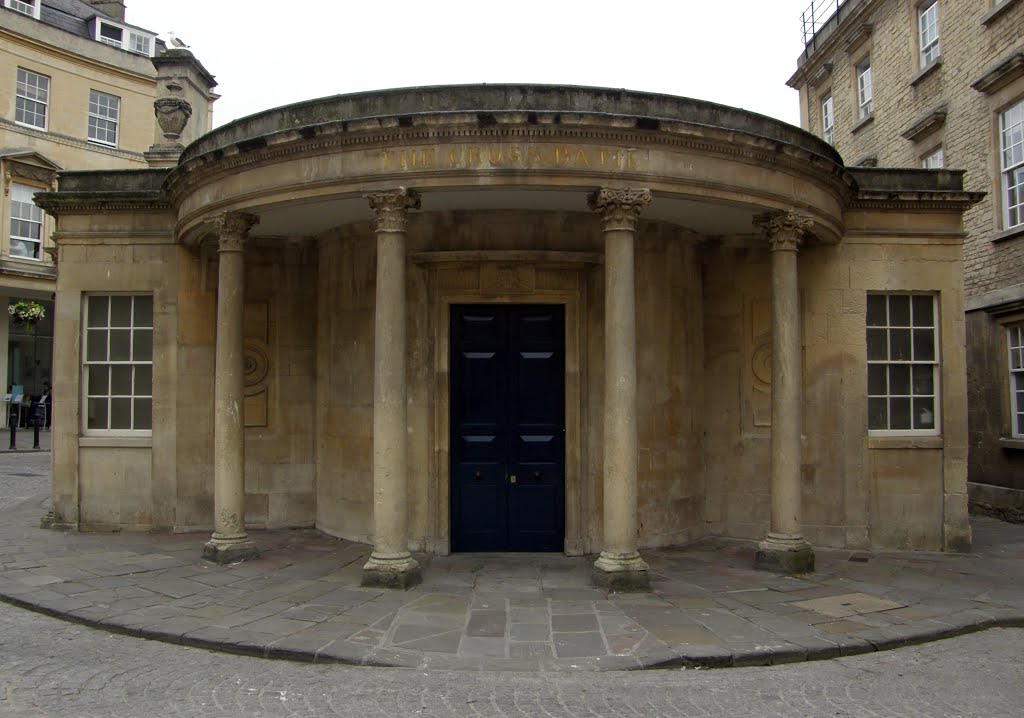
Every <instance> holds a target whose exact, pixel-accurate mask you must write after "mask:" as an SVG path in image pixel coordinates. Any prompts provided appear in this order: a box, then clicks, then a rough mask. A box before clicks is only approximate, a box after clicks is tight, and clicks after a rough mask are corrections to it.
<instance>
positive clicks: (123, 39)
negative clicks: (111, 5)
mask: <svg viewBox="0 0 1024 718" xmlns="http://www.w3.org/2000/svg"><path fill="white" fill-rule="evenodd" d="M155 38H156V36H155V35H149V34H147V33H145V32H141V31H139V30H133V29H132V28H128V27H124V26H122V25H117V24H115V23H112V22H109V21H107V20H100V19H99V18H97V19H96V39H97V40H98V41H99V42H102V43H104V44H106V45H111V46H113V47H118V48H121V49H122V50H127V51H128V52H134V53H135V54H136V55H145V56H146V57H152V56H153V46H154V40H155Z"/></svg>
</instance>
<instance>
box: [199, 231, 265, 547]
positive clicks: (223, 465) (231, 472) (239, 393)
mask: <svg viewBox="0 0 1024 718" xmlns="http://www.w3.org/2000/svg"><path fill="white" fill-rule="evenodd" d="M257 222H259V218H258V217H255V216H253V215H251V214H244V213H241V212H229V213H225V214H222V215H220V216H219V217H217V219H216V220H215V224H216V228H217V239H218V253H219V255H220V256H219V268H218V274H217V356H216V366H215V369H214V371H215V376H214V416H213V514H214V516H213V526H214V530H213V536H212V537H211V538H210V540H209V541H208V542H207V544H206V546H205V547H204V548H203V558H205V559H207V560H209V561H215V562H217V563H234V562H236V561H245V560H247V559H251V558H256V557H257V556H258V555H259V551H258V550H257V548H256V544H255V543H253V540H252V539H251V538H249V535H248V534H247V533H246V532H245V418H244V416H243V415H242V412H243V409H244V403H245V395H244V377H245V367H244V360H243V355H244V348H243V343H242V336H243V326H242V314H243V311H244V308H245V255H244V245H245V240H246V237H247V236H248V234H249V230H250V229H251V228H252V227H253V225H255V224H256V223H257Z"/></svg>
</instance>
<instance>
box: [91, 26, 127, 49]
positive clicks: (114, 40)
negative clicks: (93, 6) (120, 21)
mask: <svg viewBox="0 0 1024 718" xmlns="http://www.w3.org/2000/svg"><path fill="white" fill-rule="evenodd" d="M97 26H98V27H99V31H100V35H99V37H97V38H96V39H97V40H99V41H100V42H103V43H106V44H107V45H113V46H114V47H121V40H122V39H123V38H124V30H122V29H121V28H119V27H118V26H117V25H111V24H109V23H106V22H101V23H98V25H97Z"/></svg>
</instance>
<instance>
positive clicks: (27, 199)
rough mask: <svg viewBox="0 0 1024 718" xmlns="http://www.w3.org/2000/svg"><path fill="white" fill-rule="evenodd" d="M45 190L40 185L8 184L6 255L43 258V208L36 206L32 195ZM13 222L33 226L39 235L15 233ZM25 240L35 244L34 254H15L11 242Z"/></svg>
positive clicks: (39, 259) (32, 258)
mask: <svg viewBox="0 0 1024 718" xmlns="http://www.w3.org/2000/svg"><path fill="white" fill-rule="evenodd" d="M45 191H46V190H45V189H43V188H40V187H33V186H32V185H27V184H21V183H18V182H12V183H11V186H10V202H9V205H8V206H9V207H10V221H9V223H8V226H7V229H8V234H7V255H8V256H10V257H14V258H16V259H27V260H33V261H41V260H42V258H43V237H44V233H43V229H44V222H43V210H42V209H41V208H40V207H38V206H36V204H35V203H34V202H33V201H32V196H33V195H34V194H35V193H36V192H45ZM15 222H18V223H19V224H20V223H24V224H25V225H27V226H28V227H35V228H36V229H37V230H38V232H39V237H38V238H37V237H32V236H30V235H31V232H29V233H28V234H23V233H18V234H16V233H15V231H16V230H15ZM15 241H18V242H27V243H30V244H33V245H35V255H34V256H26V255H24V254H15V253H14V251H13V249H14V245H13V243H14V242H15Z"/></svg>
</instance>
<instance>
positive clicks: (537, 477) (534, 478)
mask: <svg viewBox="0 0 1024 718" xmlns="http://www.w3.org/2000/svg"><path fill="white" fill-rule="evenodd" d="M533 480H534V481H540V472H539V471H534V472H533Z"/></svg>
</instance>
